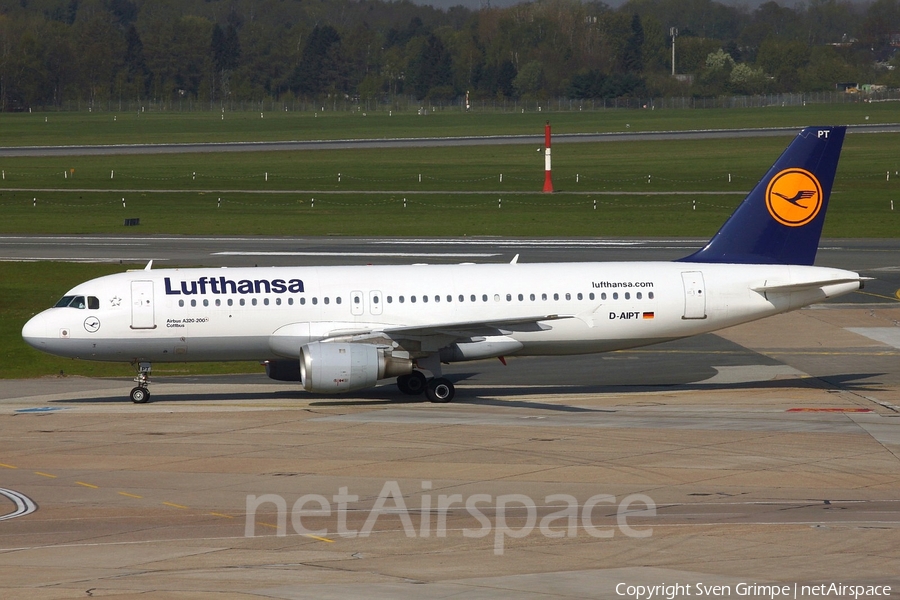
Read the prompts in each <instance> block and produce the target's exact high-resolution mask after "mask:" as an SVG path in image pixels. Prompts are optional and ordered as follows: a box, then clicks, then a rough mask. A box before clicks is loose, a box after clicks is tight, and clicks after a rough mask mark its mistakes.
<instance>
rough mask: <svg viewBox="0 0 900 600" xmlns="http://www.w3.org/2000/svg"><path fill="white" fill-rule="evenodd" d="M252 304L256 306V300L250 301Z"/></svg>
mask: <svg viewBox="0 0 900 600" xmlns="http://www.w3.org/2000/svg"><path fill="white" fill-rule="evenodd" d="M250 304H252V305H253V306H256V298H253V299H252V300H250Z"/></svg>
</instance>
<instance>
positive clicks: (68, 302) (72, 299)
mask: <svg viewBox="0 0 900 600" xmlns="http://www.w3.org/2000/svg"><path fill="white" fill-rule="evenodd" d="M94 300H96V298H94ZM67 306H68V307H69V308H85V306H87V305H86V304H85V302H84V296H63V297H62V298H61V299H60V300H59V302H57V303H56V306H55V308H64V307H67ZM97 308H100V301H99V300H97Z"/></svg>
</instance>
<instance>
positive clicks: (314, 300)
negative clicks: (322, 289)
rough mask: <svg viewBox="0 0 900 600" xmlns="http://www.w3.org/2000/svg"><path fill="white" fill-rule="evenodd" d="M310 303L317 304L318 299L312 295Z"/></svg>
mask: <svg viewBox="0 0 900 600" xmlns="http://www.w3.org/2000/svg"><path fill="white" fill-rule="evenodd" d="M312 303H313V304H314V305H315V304H318V303H319V299H318V298H316V297H315V296H313V299H312Z"/></svg>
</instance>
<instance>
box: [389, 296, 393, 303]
mask: <svg viewBox="0 0 900 600" xmlns="http://www.w3.org/2000/svg"><path fill="white" fill-rule="evenodd" d="M387 303H388V304H393V303H394V297H393V296H388V297H387Z"/></svg>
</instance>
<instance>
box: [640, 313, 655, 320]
mask: <svg viewBox="0 0 900 600" xmlns="http://www.w3.org/2000/svg"><path fill="white" fill-rule="evenodd" d="M642 316H643V317H644V318H645V319H652V318H653V313H652V312H645V313H642Z"/></svg>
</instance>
